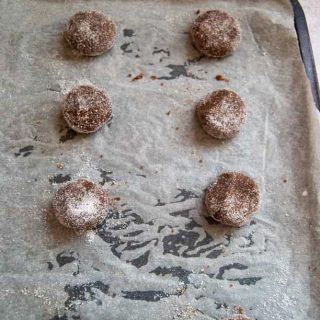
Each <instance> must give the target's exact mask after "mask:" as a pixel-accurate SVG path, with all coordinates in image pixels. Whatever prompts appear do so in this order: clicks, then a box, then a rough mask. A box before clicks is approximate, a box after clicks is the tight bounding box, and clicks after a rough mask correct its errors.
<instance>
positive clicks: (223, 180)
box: [205, 172, 260, 227]
mask: <svg viewBox="0 0 320 320" xmlns="http://www.w3.org/2000/svg"><path fill="white" fill-rule="evenodd" d="M259 202H260V192H259V189H258V186H257V184H256V183H255V182H254V180H253V179H251V178H250V177H248V176H245V175H244V174H242V173H240V172H225V173H223V174H221V175H219V176H218V177H217V178H216V179H215V181H213V183H211V185H210V186H209V188H208V190H207V192H206V195H205V205H206V207H207V210H208V212H209V214H210V216H211V217H212V218H213V219H215V220H217V221H219V222H221V223H222V224H225V225H229V226H234V227H240V226H242V225H244V224H246V223H248V222H249V220H250V219H251V217H252V216H253V214H254V213H255V212H256V211H257V209H258V207H259Z"/></svg>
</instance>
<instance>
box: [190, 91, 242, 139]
mask: <svg viewBox="0 0 320 320" xmlns="http://www.w3.org/2000/svg"><path fill="white" fill-rule="evenodd" d="M196 109H197V114H198V118H199V121H200V123H201V125H202V127H203V129H204V130H205V131H206V132H207V133H208V134H210V135H211V136H213V137H214V138H217V139H228V138H232V137H234V136H235V135H236V134H237V133H238V132H239V131H240V129H241V127H242V126H243V125H244V123H245V120H246V106H245V104H244V102H243V100H242V99H241V97H240V96H239V95H238V94H237V93H235V92H233V91H231V90H226V89H223V90H218V91H214V92H212V93H210V94H208V95H207V96H205V98H203V99H202V100H200V102H199V103H198V105H197V108H196Z"/></svg>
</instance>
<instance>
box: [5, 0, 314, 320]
mask: <svg viewBox="0 0 320 320" xmlns="http://www.w3.org/2000/svg"><path fill="white" fill-rule="evenodd" d="M213 6H214V7H217V8H221V9H225V10H227V11H230V13H232V14H234V15H236V16H239V19H240V21H241V23H242V26H243V30H244V31H245V32H244V33H243V36H244V39H243V41H242V43H241V45H240V47H239V49H238V50H237V52H236V53H235V54H234V55H233V56H232V57H229V58H226V59H222V60H215V61H214V62H213V60H211V59H206V58H204V57H202V56H201V55H200V54H199V53H198V52H196V51H195V50H194V49H193V48H192V46H191V43H190V39H189V35H188V30H189V27H190V23H191V22H192V20H193V19H194V18H195V17H196V11H197V10H198V9H200V10H201V11H203V10H207V9H209V8H212V7H213ZM88 8H93V9H96V10H98V11H99V10H101V11H103V12H107V13H108V14H110V15H111V16H113V17H114V20H115V21H116V22H117V26H118V28H119V38H118V40H117V43H116V45H115V47H114V48H113V50H112V51H111V52H110V53H108V54H106V55H103V56H101V57H97V58H79V57H77V56H75V55H74V53H73V52H72V51H71V50H69V49H68V47H67V46H66V44H65V43H63V42H61V30H62V29H63V26H64V24H65V22H66V20H67V19H68V18H69V16H70V15H71V14H73V13H75V12H77V11H79V10H83V9H88ZM293 8H294V10H295V13H296V27H297V30H298V31H297V32H298V35H299V33H300V32H304V35H305V34H306V31H305V30H306V29H305V21H304V20H301V19H302V18H301V17H303V16H301V11H300V7H299V6H298V3H297V2H293ZM246 10H247V12H246ZM1 11H2V12H3V14H2V15H1V17H0V19H1V20H0V21H1V26H2V34H1V36H2V37H3V41H2V43H3V46H2V47H1V48H0V50H1V51H0V53H1V54H0V57H1V60H0V68H1V69H0V71H1V73H0V79H1V85H2V86H1V98H2V99H1V105H0V111H1V115H2V117H1V118H0V124H1V136H0V137H1V146H0V147H1V153H0V160H1V166H0V174H1V176H2V177H4V179H3V181H2V183H1V185H0V187H1V193H0V200H1V203H2V211H1V215H0V218H1V221H0V222H1V223H0V228H1V230H0V235H1V242H0V244H1V247H0V248H1V259H0V270H1V277H0V281H1V283H0V293H1V296H2V297H3V299H1V301H0V312H1V315H3V319H8V320H11V319H25V320H27V319H28V320H29V319H30V320H34V319H46V320H47V319H50V320H59V319H60V320H72V319H86V320H90V319H96V320H98V319H99V320H100V319H111V320H122V319H126V320H137V319H141V318H150V319H157V320H158V319H159V320H162V319H166V320H167V319H176V320H177V319H197V320H198V319H200V320H202V319H223V318H225V317H228V316H232V315H233V314H235V313H236V312H237V310H236V309H238V310H239V308H240V307H243V308H244V312H245V313H246V314H247V315H248V316H250V317H251V318H253V319H255V320H263V319H277V320H288V319H295V320H300V319H301V320H305V319H310V320H318V319H319V314H320V305H319V304H320V301H319V299H318V296H319V279H320V276H319V270H317V266H318V263H319V259H318V257H319V246H318V243H319V232H318V230H317V228H316V226H317V224H318V223H319V210H318V208H319V206H318V200H317V197H316V194H317V192H318V190H319V186H317V185H316V181H315V180H314V179H313V178H314V177H317V176H318V174H317V173H318V172H317V168H319V165H316V163H315V162H314V161H315V160H316V159H317V157H312V156H311V155H313V154H314V151H315V147H316V145H317V143H316V141H317V140H316V139H311V137H312V134H313V133H315V134H314V136H315V137H318V132H317V131H316V128H317V127H316V126H315V125H314V124H313V123H312V122H311V119H313V118H314V116H313V114H312V110H313V109H315V108H314V103H313V100H312V94H311V92H312V91H311V90H310V85H309V80H308V79H307V77H306V73H305V70H304V66H303V64H302V61H301V57H300V53H299V51H298V46H297V38H296V33H295V30H294V26H293V15H292V12H291V5H290V2H289V1H287V0H268V1H254V0H241V2H240V1H236V0H228V1H222V0H221V1H219V0H217V1H198V2H194V1H189V0H185V1H173V0H172V1H169V0H166V1H165V0H164V1H163V2H153V1H147V0H146V1H130V0H123V1H118V2H116V4H115V2H114V1H90V2H87V1H77V2H74V1H36V0H33V1H23V0H21V1H14V2H12V1H3V2H1ZM270 13H271V14H270ZM12 21H18V22H19V23H12ZM35 21H36V22H37V23H35ZM301 21H302V22H303V21H304V24H303V23H302V22H301ZM301 30H302V31H301ZM303 30H304V31H303ZM171 35H174V36H175V35H177V36H178V37H179V38H178V41H176V39H171V38H170V37H171ZM144 39H147V40H148V41H147V42H145V40H144ZM306 39H308V38H306V37H305V36H304V37H303V39H302V38H301V37H300V46H301V52H302V57H303V59H304V62H305V65H306V66H309V67H307V68H306V71H307V74H308V76H309V79H310V81H311V86H312V88H313V93H314V94H315V93H317V91H316V90H317V87H316V77H315V70H314V68H313V65H314V64H313V62H312V61H313V60H312V59H311V58H312V51H310V50H305V49H306V48H309V49H311V47H310V44H308V45H307V46H305V45H304V41H305V40H306ZM249 44H250V45H249ZM168 48H170V50H168ZM310 66H311V67H310ZM281 68H283V69H281ZM279 70H282V72H279ZM129 73H131V75H132V76H131V77H128V74H129ZM140 73H143V74H144V77H143V78H142V79H141V80H137V81H131V80H132V78H133V77H134V76H136V75H138V74H140ZM217 73H222V74H223V75H224V76H225V77H226V78H228V79H230V82H228V83H227V82H218V81H216V80H215V78H214V76H215V75H216V74H217ZM153 75H156V78H157V79H155V80H152V79H151V76H153ZM297 79H299V81H297ZM80 80H81V82H82V81H84V80H85V81H86V82H89V83H90V82H91V83H93V84H95V85H97V86H99V87H102V88H104V89H106V90H108V92H109V94H110V96H111V98H112V101H113V103H114V109H113V110H114V119H113V121H112V122H111V123H109V125H106V126H104V127H103V128H102V129H101V130H100V131H99V132H97V133H96V134H93V135H89V136H83V135H77V134H75V133H74V132H73V131H71V130H69V129H68V128H67V126H66V124H65V123H64V122H63V120H62V118H61V115H60V102H61V99H62V97H63V94H64V93H65V92H66V91H68V90H69V89H70V87H72V86H74V85H76V84H78V83H79V81H80ZM222 87H230V88H232V89H234V90H236V91H238V92H239V93H240V94H241V95H242V96H243V97H244V100H245V101H246V103H247V105H248V122H247V124H246V126H245V127H244V129H243V131H242V132H241V133H240V135H239V136H238V137H236V138H235V139H232V140H231V141H227V142H221V141H216V140H214V139H212V138H210V137H209V136H207V135H206V134H205V133H204V132H203V130H202V129H201V127H200V126H199V123H198V121H197V119H196V117H195V116H194V105H195V103H196V102H197V101H199V99H200V98H201V97H203V96H204V95H205V94H206V93H208V92H210V91H212V90H213V89H219V88H222ZM314 98H315V100H316V101H317V100H318V98H317V97H316V96H315V97H314ZM314 111H316V112H317V110H316V109H315V110H314ZM288 115H289V116H288ZM309 155H310V156H309ZM61 167H63V169H61ZM225 170H239V171H244V172H245V173H247V174H249V175H250V176H252V177H253V178H254V179H255V180H256V181H257V183H258V184H259V186H260V188H261V191H262V205H261V209H260V211H259V213H258V214H257V215H256V216H255V217H254V219H252V221H251V223H250V224H249V225H247V226H245V227H243V228H240V229H233V228H228V227H224V226H222V225H219V224H217V223H215V222H214V221H213V220H212V219H210V218H209V217H207V216H206V215H205V210H204V208H203V201H202V197H203V193H204V190H205V188H206V187H207V186H208V184H209V183H210V181H211V180H212V178H213V177H214V176H216V175H217V174H218V173H220V172H221V171H225ZM79 177H88V178H90V179H92V180H95V181H98V182H99V183H101V185H103V186H104V187H105V188H106V189H107V190H108V192H109V194H110V197H111V198H113V199H114V200H116V199H118V201H117V205H116V207H115V208H114V209H113V210H110V211H108V218H107V219H106V220H105V222H104V223H103V224H102V225H101V226H99V228H98V229H97V230H95V231H93V232H88V233H84V234H75V233H73V232H72V231H70V230H66V229H64V228H63V227H62V226H60V225H59V224H58V223H57V221H56V219H55V218H54V216H53V215H52V209H51V201H52V197H53V194H54V192H55V190H56V189H57V188H58V187H59V186H60V185H61V184H62V183H64V182H67V181H70V180H72V179H76V178H79ZM199 213H204V214H203V215H199ZM234 308H235V309H234Z"/></svg>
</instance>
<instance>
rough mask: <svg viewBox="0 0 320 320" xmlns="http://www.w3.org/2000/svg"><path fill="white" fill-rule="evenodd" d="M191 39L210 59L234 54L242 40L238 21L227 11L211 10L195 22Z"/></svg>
mask: <svg viewBox="0 0 320 320" xmlns="http://www.w3.org/2000/svg"><path fill="white" fill-rule="evenodd" d="M191 38H192V41H193V44H194V45H195V47H196V48H197V49H198V50H199V51H200V52H201V53H203V54H205V55H207V56H209V57H216V58H221V57H225V56H228V55H230V54H232V53H233V52H234V51H235V50H236V48H237V47H238V45H239V43H240V40H241V28H240V24H239V22H238V20H237V19H236V18H234V17H232V16H231V15H230V14H228V13H227V12H225V11H221V10H210V11H207V12H205V13H203V14H201V15H200V16H199V17H197V18H196V20H195V21H194V23H193V25H192V28H191Z"/></svg>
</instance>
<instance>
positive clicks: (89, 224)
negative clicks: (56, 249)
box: [53, 179, 109, 230]
mask: <svg viewBox="0 0 320 320" xmlns="http://www.w3.org/2000/svg"><path fill="white" fill-rule="evenodd" d="M108 202H109V199H108V194H107V193H106V192H105V191H104V190H103V189H102V187H101V186H100V185H99V184H96V183H94V182H92V181H90V180H86V179H79V180H76V181H72V182H69V183H67V184H65V185H63V186H62V187H60V188H59V189H58V190H57V192H56V194H55V196H54V199H53V210H54V213H55V215H56V217H57V219H58V220H59V222H60V223H61V224H62V225H64V226H65V227H67V228H72V229H78V230H83V229H84V230H86V229H92V228H94V227H96V226H97V225H98V224H99V223H101V222H102V221H103V219H104V218H105V216H106V213H107V211H106V207H107V205H108Z"/></svg>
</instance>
